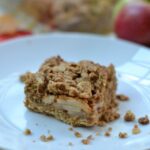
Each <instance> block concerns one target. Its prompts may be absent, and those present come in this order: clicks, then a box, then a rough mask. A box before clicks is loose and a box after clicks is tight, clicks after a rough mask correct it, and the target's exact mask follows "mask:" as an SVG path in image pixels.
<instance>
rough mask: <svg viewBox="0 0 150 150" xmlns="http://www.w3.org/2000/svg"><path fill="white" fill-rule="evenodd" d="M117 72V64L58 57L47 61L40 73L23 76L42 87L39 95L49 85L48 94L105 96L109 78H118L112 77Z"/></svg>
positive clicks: (95, 97)
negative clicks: (74, 60) (115, 65)
mask: <svg viewBox="0 0 150 150" xmlns="http://www.w3.org/2000/svg"><path fill="white" fill-rule="evenodd" d="M114 72H115V70H114V66H113V65H110V66H109V67H104V66H101V65H99V64H95V63H93V62H91V61H80V62H79V63H68V62H65V61H64V60H63V59H62V58H60V57H59V56H57V57H52V58H50V59H48V60H46V61H45V63H44V64H43V65H42V66H41V68H40V69H39V71H38V72H37V73H35V74H34V73H30V72H28V73H26V74H25V75H23V76H21V77H20V78H21V80H22V81H23V82H25V83H27V82H29V81H31V80H32V84H35V83H36V84H37V85H35V88H38V89H36V91H33V92H34V93H37V94H39V95H40V94H41V93H43V92H44V91H43V88H44V87H45V86H46V87H47V89H48V91H45V92H48V93H52V94H57V95H68V96H71V97H78V98H82V99H91V98H94V99H97V98H99V97H100V96H101V90H102V89H103V88H104V87H105V86H107V80H109V81H111V80H116V78H115V76H112V74H113V73H114ZM115 89H116V88H115ZM115 89H114V90H115ZM26 90H30V89H26ZM42 96H43V95H42Z"/></svg>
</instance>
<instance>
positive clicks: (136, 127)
mask: <svg viewBox="0 0 150 150" xmlns="http://www.w3.org/2000/svg"><path fill="white" fill-rule="evenodd" d="M140 132H141V130H140V128H139V127H138V125H134V127H133V129H132V134H139V133H140Z"/></svg>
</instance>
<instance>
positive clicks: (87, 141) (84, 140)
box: [81, 139, 90, 145]
mask: <svg viewBox="0 0 150 150" xmlns="http://www.w3.org/2000/svg"><path fill="white" fill-rule="evenodd" d="M81 142H82V143H83V144H85V145H88V144H90V140H89V139H83V140H82V141H81Z"/></svg>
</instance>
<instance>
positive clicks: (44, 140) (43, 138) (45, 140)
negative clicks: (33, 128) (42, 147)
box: [40, 135, 54, 142]
mask: <svg viewBox="0 0 150 150" xmlns="http://www.w3.org/2000/svg"><path fill="white" fill-rule="evenodd" d="M40 140H41V141H43V142H49V141H52V140H54V137H53V136H52V135H48V136H47V137H46V136H45V135H41V136H40Z"/></svg>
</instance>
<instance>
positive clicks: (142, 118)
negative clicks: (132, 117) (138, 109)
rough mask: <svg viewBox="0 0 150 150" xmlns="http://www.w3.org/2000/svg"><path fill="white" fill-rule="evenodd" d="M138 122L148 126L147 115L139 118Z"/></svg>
mask: <svg viewBox="0 0 150 150" xmlns="http://www.w3.org/2000/svg"><path fill="white" fill-rule="evenodd" d="M138 122H139V123H140V124H142V125H147V124H149V118H148V116H147V115H146V116H145V117H140V118H139V119H138Z"/></svg>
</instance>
